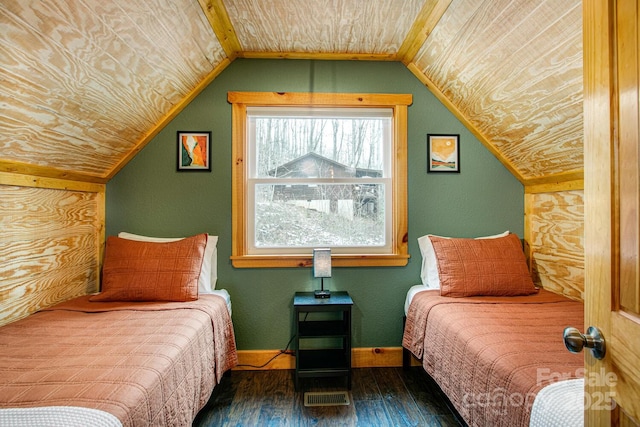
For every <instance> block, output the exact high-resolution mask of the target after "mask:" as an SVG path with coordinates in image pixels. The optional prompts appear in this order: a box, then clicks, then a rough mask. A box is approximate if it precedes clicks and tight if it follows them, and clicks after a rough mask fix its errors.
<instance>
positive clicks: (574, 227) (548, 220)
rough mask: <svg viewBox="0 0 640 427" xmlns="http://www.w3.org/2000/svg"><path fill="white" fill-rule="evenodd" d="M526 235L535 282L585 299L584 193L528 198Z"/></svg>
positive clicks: (530, 195)
mask: <svg viewBox="0 0 640 427" xmlns="http://www.w3.org/2000/svg"><path fill="white" fill-rule="evenodd" d="M525 212H526V221H525V227H526V231H525V233H526V236H525V240H526V241H527V244H528V250H529V257H530V262H531V267H532V271H533V275H534V281H535V282H536V284H537V285H539V286H542V287H543V288H545V289H547V290H550V291H552V292H556V293H559V294H563V295H566V296H568V297H570V298H572V299H576V300H583V298H584V192H583V191H582V190H574V191H558V192H552V193H537V194H526V195H525Z"/></svg>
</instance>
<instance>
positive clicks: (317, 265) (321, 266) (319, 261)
mask: <svg viewBox="0 0 640 427" xmlns="http://www.w3.org/2000/svg"><path fill="white" fill-rule="evenodd" d="M313 277H331V249H328V248H327V249H325V248H322V249H314V250H313Z"/></svg>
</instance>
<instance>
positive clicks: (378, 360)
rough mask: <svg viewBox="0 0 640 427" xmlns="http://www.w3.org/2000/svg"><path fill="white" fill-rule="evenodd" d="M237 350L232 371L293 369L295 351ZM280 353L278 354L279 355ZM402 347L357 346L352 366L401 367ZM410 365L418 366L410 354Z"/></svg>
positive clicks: (353, 350) (353, 354)
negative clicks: (282, 352)
mask: <svg viewBox="0 0 640 427" xmlns="http://www.w3.org/2000/svg"><path fill="white" fill-rule="evenodd" d="M280 353H281V351H280V350H238V366H236V367H235V368H233V370H234V371H260V370H270V369H295V368H296V358H295V352H294V351H292V350H287V351H286V352H285V353H284V354H280ZM279 354H280V355H279ZM401 366H402V347H358V348H353V349H352V351H351V367H352V368H382V367H401ZM411 366H420V362H419V361H418V360H417V359H416V358H415V357H413V356H412V360H411Z"/></svg>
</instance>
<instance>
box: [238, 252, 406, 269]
mask: <svg viewBox="0 0 640 427" xmlns="http://www.w3.org/2000/svg"><path fill="white" fill-rule="evenodd" d="M408 262H409V255H395V254H394V255H383V254H381V255H332V256H331V265H332V266H333V267H403V266H405V265H407V263H408ZM231 263H232V265H233V266H234V267H235V268H286V267H311V266H312V265H313V257H312V256H311V255H279V256H273V255H242V256H232V257H231Z"/></svg>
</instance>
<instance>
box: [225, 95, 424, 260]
mask: <svg viewBox="0 0 640 427" xmlns="http://www.w3.org/2000/svg"><path fill="white" fill-rule="evenodd" d="M228 99H229V102H231V103H232V105H233V159H234V164H233V206H232V210H233V214H232V216H233V244H232V256H231V259H232V262H233V265H234V266H235V267H297V266H307V265H310V264H311V255H312V249H313V248H315V247H330V248H331V251H332V255H333V264H334V265H336V266H365V265H366V266H382V265H394V266H397V265H406V263H407V259H408V254H407V242H406V235H407V200H406V193H407V191H406V188H407V172H406V160H407V159H406V145H407V144H406V139H407V137H406V133H407V132H406V129H407V125H406V119H407V106H408V105H409V104H410V103H411V95H378V94H370V95H363V94H318V93H310V94H304V93H275V92H268V93H253V92H230V93H229V95H228Z"/></svg>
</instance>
